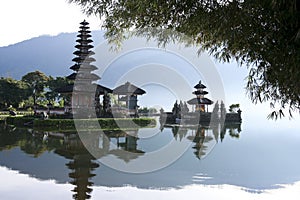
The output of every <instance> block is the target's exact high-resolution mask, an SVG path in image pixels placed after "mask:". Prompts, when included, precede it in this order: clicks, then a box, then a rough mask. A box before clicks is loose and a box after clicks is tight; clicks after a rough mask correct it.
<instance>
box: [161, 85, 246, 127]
mask: <svg viewBox="0 0 300 200" xmlns="http://www.w3.org/2000/svg"><path fill="white" fill-rule="evenodd" d="M194 88H195V89H196V90H195V91H194V92H193V94H194V95H196V97H195V98H192V99H190V100H188V101H187V103H188V104H189V105H192V106H193V110H192V112H189V109H188V107H187V106H186V104H185V103H182V101H180V104H178V103H177V101H176V102H175V104H174V107H173V109H172V112H164V111H161V113H160V122H161V124H163V125H166V124H167V125H168V124H169V125H170V124H181V125H184V124H186V125H188V126H190V125H199V124H210V123H211V122H212V123H215V124H223V123H224V122H226V123H241V121H242V118H241V110H237V112H236V113H226V109H225V105H224V103H223V101H221V105H219V103H218V101H217V102H216V103H215V104H214V108H213V109H212V112H209V111H208V106H209V105H212V104H213V103H214V102H213V101H212V100H210V99H208V98H206V97H205V95H207V94H208V92H207V91H205V90H204V89H205V88H206V86H205V85H204V84H202V82H201V81H199V83H197V84H196V85H195V86H194Z"/></svg>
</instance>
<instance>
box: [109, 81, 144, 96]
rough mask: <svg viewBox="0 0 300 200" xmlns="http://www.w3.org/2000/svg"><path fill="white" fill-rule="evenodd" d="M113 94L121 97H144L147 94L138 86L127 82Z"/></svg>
mask: <svg viewBox="0 0 300 200" xmlns="http://www.w3.org/2000/svg"><path fill="white" fill-rule="evenodd" d="M113 93H114V94H119V95H133V94H136V95H142V94H145V93H146V91H145V90H143V89H141V88H138V87H137V86H135V85H133V84H131V83H129V82H126V83H125V84H123V85H120V86H118V87H116V88H115V89H114V90H113Z"/></svg>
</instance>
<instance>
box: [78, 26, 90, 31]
mask: <svg viewBox="0 0 300 200" xmlns="http://www.w3.org/2000/svg"><path fill="white" fill-rule="evenodd" d="M79 28H80V29H81V30H87V29H90V27H87V26H79Z"/></svg>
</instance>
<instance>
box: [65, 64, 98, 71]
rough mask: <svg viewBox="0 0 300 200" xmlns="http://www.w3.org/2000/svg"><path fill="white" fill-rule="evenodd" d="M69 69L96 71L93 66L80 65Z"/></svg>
mask: <svg viewBox="0 0 300 200" xmlns="http://www.w3.org/2000/svg"><path fill="white" fill-rule="evenodd" d="M70 69H72V70H74V71H79V70H80V71H94V70H96V69H98V68H97V67H96V66H95V65H84V64H83V65H80V64H74V65H72V66H71V67H70Z"/></svg>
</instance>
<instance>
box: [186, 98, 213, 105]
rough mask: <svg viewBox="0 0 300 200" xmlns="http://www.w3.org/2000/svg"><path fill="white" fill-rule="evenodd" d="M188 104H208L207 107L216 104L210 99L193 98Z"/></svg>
mask: <svg viewBox="0 0 300 200" xmlns="http://www.w3.org/2000/svg"><path fill="white" fill-rule="evenodd" d="M187 103H188V104H190V105H195V104H196V105H197V104H206V105H211V104H213V103H214V102H213V101H212V100H210V99H208V98H193V99H191V100H189V101H187Z"/></svg>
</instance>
